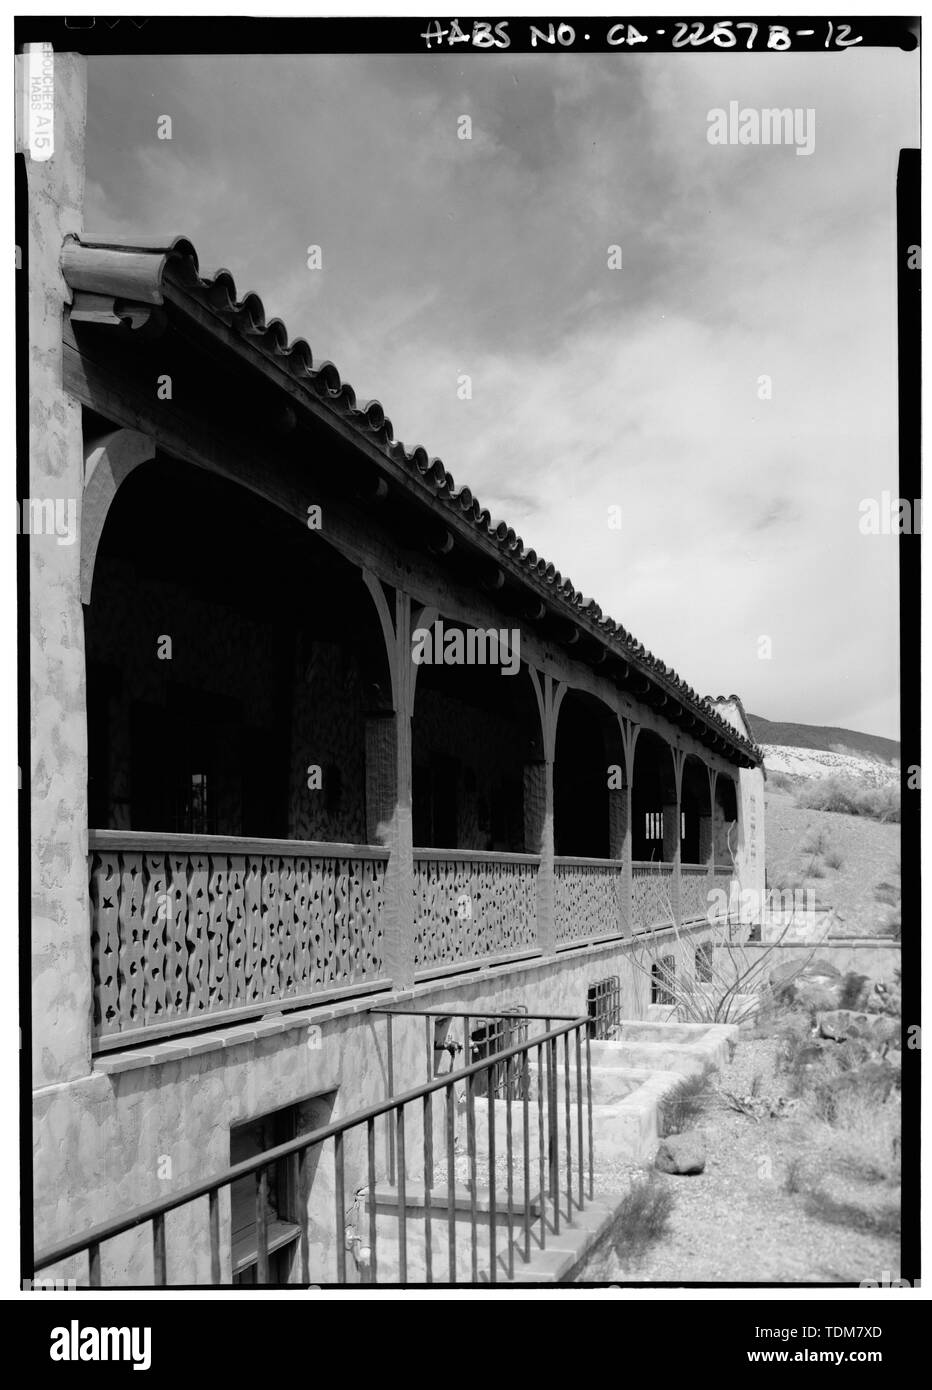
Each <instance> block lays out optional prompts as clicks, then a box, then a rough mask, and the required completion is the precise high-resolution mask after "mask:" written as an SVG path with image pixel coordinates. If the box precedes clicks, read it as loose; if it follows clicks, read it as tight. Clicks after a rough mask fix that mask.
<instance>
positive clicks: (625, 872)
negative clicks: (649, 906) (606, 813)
mask: <svg viewBox="0 0 932 1390" xmlns="http://www.w3.org/2000/svg"><path fill="white" fill-rule="evenodd" d="M618 723H619V725H620V727H621V744H622V749H623V751H624V756H625V785H624V791H623V798H624V816H623V820H622V839H621V854H620V856H619V857H620V858H621V895H620V896H621V922H622V928H621V929H622V931H623V932H624V934H625V935H626V936H631V935H632V934H633V932H634V930H635V928H636V925H637V924H636V923H635V921H634V906H633V904H634V883H633V878H634V874H633V870H632V864H633V861H634V852H633V825H634V811H633V797H634V748H635V744H636V743H637V740H638V734H639V733H640V731H641V726H640V725H639V724H634V723H632V722H631V720H629V719H625V717H624V715H621V714H619V716H618Z"/></svg>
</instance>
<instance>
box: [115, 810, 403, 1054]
mask: <svg viewBox="0 0 932 1390" xmlns="http://www.w3.org/2000/svg"><path fill="white" fill-rule="evenodd" d="M89 848H90V855H89V860H90V901H91V942H92V954H93V966H94V1029H95V1033H96V1035H97V1046H98V1048H99V1049H104V1048H107V1047H114V1046H124V1045H126V1044H127V1043H128V1042H130V1041H132V1040H134V1039H137V1038H138V1037H140V1036H141V1035H145V1036H146V1037H147V1038H148V1037H152V1036H157V1035H158V1034H160V1033H161V1034H165V1033H177V1032H184V1031H186V1030H189V1029H191V1028H196V1027H204V1026H205V1024H208V1023H211V1022H219V1021H221V1019H223V1018H226V1017H234V1018H235V1017H236V1016H238V1015H242V1014H243V1013H248V1014H256V1013H261V1012H264V1011H267V1010H269V1009H272V1008H281V1006H282V1005H283V1004H288V1005H297V1004H300V1003H301V1002H302V1001H304V1000H305V999H307V1000H313V1001H314V1002H317V1001H319V1000H320V999H321V998H325V997H327V996H328V995H330V994H339V995H341V996H344V995H346V994H347V993H352V992H354V991H357V990H359V989H371V988H373V987H377V986H378V984H379V983H380V982H383V983H384V984H385V986H386V987H387V986H388V984H389V983H390V982H389V981H388V980H385V979H384V976H383V953H382V889H383V883H384V878H385V868H386V864H387V862H388V852H387V850H385V849H383V848H381V847H378V846H372V845H343V844H321V843H318V842H314V841H295V840H247V839H240V838H238V837H233V836H214V837H209V836H195V835H170V834H159V833H156V832H151V833H150V832H148V831H141V832H132V831H118V830H96V831H91V832H90V836H89Z"/></svg>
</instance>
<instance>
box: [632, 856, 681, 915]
mask: <svg viewBox="0 0 932 1390" xmlns="http://www.w3.org/2000/svg"><path fill="white" fill-rule="evenodd" d="M631 898H632V901H631V920H632V922H633V924H634V930H635V931H648V930H649V929H650V928H651V927H663V926H671V925H672V923H673V865H672V864H665V863H663V862H661V861H659V860H635V862H634V863H633V864H632V866H631Z"/></svg>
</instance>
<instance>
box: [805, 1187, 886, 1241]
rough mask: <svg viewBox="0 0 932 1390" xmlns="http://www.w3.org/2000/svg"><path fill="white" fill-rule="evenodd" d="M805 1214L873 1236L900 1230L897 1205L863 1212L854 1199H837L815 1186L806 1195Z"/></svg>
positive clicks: (829, 1223)
mask: <svg viewBox="0 0 932 1390" xmlns="http://www.w3.org/2000/svg"><path fill="white" fill-rule="evenodd" d="M806 1215H807V1216H812V1217H814V1218H815V1220H816V1221H824V1222H825V1223H826V1224H828V1225H830V1226H849V1227H850V1228H851V1229H852V1230H855V1231H862V1232H863V1233H864V1234H870V1235H876V1236H895V1235H899V1232H900V1212H899V1207H898V1206H891V1207H883V1208H881V1209H880V1210H878V1211H865V1209H864V1208H863V1207H859V1206H856V1205H855V1204H854V1202H839V1201H837V1200H836V1198H834V1197H833V1196H831V1194H830V1193H828V1192H826V1191H825V1190H824V1189H823V1188H821V1187H817V1188H814V1189H813V1190H812V1191H811V1192H809V1193H808V1194H807V1196H806Z"/></svg>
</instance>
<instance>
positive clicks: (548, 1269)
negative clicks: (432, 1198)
mask: <svg viewBox="0 0 932 1390" xmlns="http://www.w3.org/2000/svg"><path fill="white" fill-rule="evenodd" d="M476 1195H477V1207H478V1206H479V1205H480V1204H481V1205H482V1207H483V1209H484V1213H485V1216H486V1224H485V1226H484V1227H482V1226H480V1225H479V1222H478V1219H477V1227H476V1261H475V1275H474V1270H473V1258H472V1229H471V1227H470V1224H469V1221H468V1214H469V1205H468V1193H466V1194H465V1196H466V1217H467V1221H466V1222H465V1223H462V1222H461V1220H460V1216H461V1207H460V1198H461V1194H460V1193H459V1192H458V1193H457V1194H456V1196H455V1199H454V1210H455V1212H456V1217H457V1220H456V1228H455V1248H454V1264H455V1278H456V1283H458V1284H469V1283H478V1284H491V1283H492V1282H493V1279H492V1277H491V1270H492V1268H493V1265H492V1260H491V1251H490V1243H489V1235H490V1228H489V1224H488V1214H489V1206H490V1202H489V1193H488V1191H484V1192H477V1194H476ZM389 1196H390V1194H389V1193H386V1192H385V1191H384V1190H381V1191H378V1192H377V1193H376V1203H377V1207H378V1208H381V1207H382V1206H383V1205H386V1206H388V1205H390V1203H389V1202H387V1201H386V1200H385V1199H386V1198H387V1197H389ZM406 1198H407V1194H406ZM420 1199H421V1201H422V1202H423V1192H422V1193H421V1194H420ZM619 1201H620V1198H614V1199H613V1198H608V1199H605V1198H602V1199H600V1200H598V1201H586V1202H585V1205H584V1207H583V1209H582V1210H580V1209H579V1208H578V1207H577V1206H576V1204H575V1202H574V1204H573V1207H572V1219H571V1220H568V1219H567V1213H566V1210H565V1198H564V1199H563V1204H561V1219H560V1229H559V1231H555V1230H554V1223H553V1215H552V1212H551V1211H550V1210H549V1206H548V1209H547V1211H546V1215H545V1216H544V1218H543V1220H542V1218H541V1216H540V1214H539V1210H538V1211H536V1212H535V1216H534V1219H533V1220H532V1222H531V1226H530V1259H526V1258H525V1255H526V1249H525V1233H524V1225H523V1212H521V1213H516V1215H515V1221H514V1229H513V1233H512V1238H511V1240H510V1241H509V1238H508V1232H507V1229H506V1228H500V1225H499V1222H498V1220H497V1219H496V1242H495V1243H496V1253H495V1261H494V1270H495V1279H494V1282H495V1283H497V1284H505V1285H507V1284H550V1283H559V1282H561V1281H564V1280H567V1279H569V1278H570V1277H571V1276H572V1274H573V1272H574V1271H575V1270H576V1269H578V1268H579V1266H580V1265H581V1264H582V1262H583V1261H584V1260H585V1258H586V1256H587V1255H588V1254H589V1252H590V1251H591V1250H592V1247H593V1245H594V1244H595V1243H596V1241H598V1239H599V1238H600V1237H601V1236H602V1235H603V1233H604V1232H605V1231H606V1230H607V1228H608V1227H609V1225H610V1224H611V1221H612V1218H613V1214H614V1211H615V1209H616V1207H617V1205H618V1202H619ZM405 1206H406V1211H407V1212H408V1220H407V1238H406V1262H407V1272H406V1283H407V1284H424V1283H428V1282H429V1283H432V1284H441V1285H449V1284H450V1282H451V1279H450V1260H449V1237H448V1230H447V1211H446V1206H445V1205H444V1206H443V1207H442V1208H441V1209H440V1219H439V1220H438V1209H437V1208H432V1219H431V1221H430V1253H431V1268H430V1271H429V1276H430V1277H429V1278H428V1267H427V1240H426V1224H425V1221H424V1213H423V1209H422V1208H420V1209H419V1208H417V1207H414V1208H412V1207H409V1206H408V1204H407V1200H406V1204H405ZM397 1207H398V1198H397V1193H396V1194H395V1200H394V1210H395V1216H394V1221H395V1225H396V1231H395V1233H394V1234H392V1233H390V1232H385V1233H384V1234H383V1232H382V1231H381V1230H379V1232H378V1235H377V1245H376V1256H377V1260H376V1280H375V1282H376V1283H378V1284H397V1283H398V1282H399V1280H400V1268H401V1256H400V1245H399V1239H398V1235H397ZM380 1224H381V1223H380ZM361 1229H362V1228H361ZM509 1247H510V1250H511V1266H512V1268H511V1272H509Z"/></svg>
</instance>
